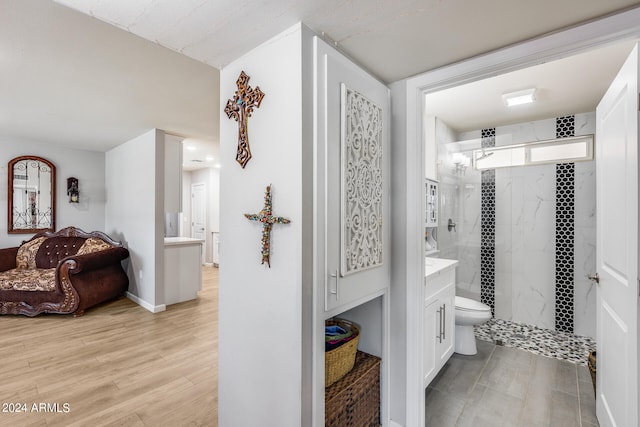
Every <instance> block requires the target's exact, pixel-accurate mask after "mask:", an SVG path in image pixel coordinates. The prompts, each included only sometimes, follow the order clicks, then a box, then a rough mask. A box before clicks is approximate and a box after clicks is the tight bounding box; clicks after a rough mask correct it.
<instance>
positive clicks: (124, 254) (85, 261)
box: [58, 247, 129, 274]
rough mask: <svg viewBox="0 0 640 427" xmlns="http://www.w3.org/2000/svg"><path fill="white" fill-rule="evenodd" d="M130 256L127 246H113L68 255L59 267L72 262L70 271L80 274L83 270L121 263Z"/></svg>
mask: <svg viewBox="0 0 640 427" xmlns="http://www.w3.org/2000/svg"><path fill="white" fill-rule="evenodd" d="M128 257H129V251H128V250H127V249H126V248H122V247H113V248H109V249H105V250H102V251H98V252H92V253H89V254H84V255H72V256H69V257H66V258H65V259H64V260H62V262H61V263H60V265H59V266H58V268H60V267H61V266H62V265H63V264H70V265H69V273H70V274H78V273H80V272H82V271H89V270H97V269H100V268H102V267H106V266H108V265H111V264H116V263H120V261H122V260H124V259H127V258H128ZM74 264H75V265H74Z"/></svg>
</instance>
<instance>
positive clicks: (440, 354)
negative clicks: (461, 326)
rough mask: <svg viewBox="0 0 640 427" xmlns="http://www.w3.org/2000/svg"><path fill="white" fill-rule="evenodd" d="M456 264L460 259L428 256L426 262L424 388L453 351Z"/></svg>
mask: <svg viewBox="0 0 640 427" xmlns="http://www.w3.org/2000/svg"><path fill="white" fill-rule="evenodd" d="M457 264H458V261H455V260H448V259H440V258H427V259H426V261H425V282H424V285H423V301H424V310H423V318H422V353H423V354H422V362H423V364H422V373H423V380H424V387H425V388H426V387H427V386H428V385H429V383H430V382H431V380H433V378H434V377H435V376H436V375H437V374H438V372H439V371H440V369H441V368H442V366H443V365H444V364H445V363H446V362H447V360H449V357H451V355H452V354H453V349H454V342H455V340H454V333H455V295H456V286H455V283H456V276H455V267H456V265H457Z"/></svg>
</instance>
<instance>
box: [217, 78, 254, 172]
mask: <svg viewBox="0 0 640 427" xmlns="http://www.w3.org/2000/svg"><path fill="white" fill-rule="evenodd" d="M249 79H250V77H249V76H248V75H246V74H245V72H244V71H242V72H241V73H240V77H238V80H237V81H236V85H237V86H238V90H237V91H236V93H235V94H234V95H233V98H231V99H229V100H228V101H227V106H226V107H225V109H224V112H225V113H227V117H229V118H230V119H232V118H233V119H235V120H236V121H237V122H238V151H237V152H236V161H237V162H238V163H240V166H242V168H243V169H244V167H245V166H246V165H247V163H248V162H249V160H251V148H250V147H249V131H248V129H247V122H248V119H249V117H251V113H252V112H253V109H254V108H259V107H260V103H261V102H262V98H264V92H262V91H261V90H260V87H259V86H256V88H255V89H253V88H252V87H251V86H249Z"/></svg>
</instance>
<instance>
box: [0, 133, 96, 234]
mask: <svg viewBox="0 0 640 427" xmlns="http://www.w3.org/2000/svg"><path fill="white" fill-rule="evenodd" d="M26 155H33V156H39V157H43V158H45V159H47V160H49V161H51V162H52V163H53V164H54V165H55V167H56V224H55V225H56V230H59V229H61V228H64V227H68V226H74V227H78V228H81V229H82V230H85V231H104V208H105V181H104V180H105V169H104V159H105V155H104V153H101V152H98V151H88V150H77V149H72V148H64V147H59V146H54V145H51V144H47V143H44V142H38V141H31V140H25V139H16V138H9V137H0V242H1V243H0V246H2V247H12V246H18V245H19V244H20V243H22V241H24V240H27V239H29V238H31V236H32V235H31V234H8V233H7V203H8V189H7V185H8V182H7V181H8V171H7V167H8V163H9V161H10V160H11V159H14V158H16V157H19V156H26ZM70 176H73V177H76V178H78V180H79V187H80V188H79V189H80V203H69V198H68V196H67V178H69V177H70Z"/></svg>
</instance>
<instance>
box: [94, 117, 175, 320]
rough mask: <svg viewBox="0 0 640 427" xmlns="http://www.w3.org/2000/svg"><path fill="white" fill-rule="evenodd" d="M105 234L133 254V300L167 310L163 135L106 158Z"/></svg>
mask: <svg viewBox="0 0 640 427" xmlns="http://www.w3.org/2000/svg"><path fill="white" fill-rule="evenodd" d="M105 163H106V178H107V179H106V188H107V204H106V221H105V231H106V232H107V234H109V235H110V236H111V237H113V238H114V239H116V240H121V241H122V242H123V243H124V244H125V245H126V247H127V248H128V249H129V252H130V258H129V262H128V265H127V275H128V276H129V296H130V298H132V299H133V300H134V301H135V302H137V303H138V304H140V305H142V306H143V307H144V308H146V309H147V310H149V311H152V312H157V311H162V310H164V282H163V274H162V271H163V269H164V132H163V131H161V130H157V129H153V130H151V131H149V132H147V133H145V134H143V135H140V136H138V137H136V138H134V139H132V140H130V141H127V142H125V143H123V144H121V145H119V146H117V147H115V148H113V149H111V150H109V151H107V153H106V162H105Z"/></svg>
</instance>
